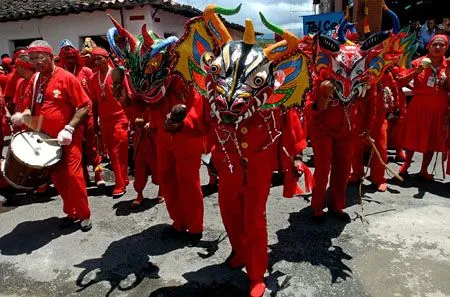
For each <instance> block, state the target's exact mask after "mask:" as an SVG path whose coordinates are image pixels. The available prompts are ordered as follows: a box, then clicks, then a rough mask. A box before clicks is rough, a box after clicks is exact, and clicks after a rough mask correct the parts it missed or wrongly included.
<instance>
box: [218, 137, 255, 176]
mask: <svg viewBox="0 0 450 297" xmlns="http://www.w3.org/2000/svg"><path fill="white" fill-rule="evenodd" d="M222 131H224V132H227V133H228V136H227V138H226V139H222V138H220V135H219V132H218V131H217V129H214V132H216V136H217V140H218V141H219V143H220V145H221V147H222V151H223V153H224V154H225V158H226V159H227V162H228V168H229V170H230V173H233V164H232V163H231V159H230V156H229V155H228V152H227V150H226V148H225V143H226V142H227V141H228V140H230V138H231V137H233V139H232V140H233V144H234V146H235V147H236V150H237V152H238V155H239V157H240V159H241V165H242V168H243V169H244V179H243V183H244V184H246V183H247V162H248V160H247V158H244V156H243V155H242V151H241V149H240V147H239V143H238V140H237V137H236V133H235V132H232V131H228V130H223V129H222Z"/></svg>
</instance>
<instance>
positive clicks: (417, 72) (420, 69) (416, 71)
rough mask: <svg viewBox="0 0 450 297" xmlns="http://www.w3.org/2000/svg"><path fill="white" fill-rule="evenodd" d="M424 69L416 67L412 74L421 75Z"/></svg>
mask: <svg viewBox="0 0 450 297" xmlns="http://www.w3.org/2000/svg"><path fill="white" fill-rule="evenodd" d="M424 69H425V68H423V66H422V65H419V67H417V68H416V69H415V70H414V74H421V73H422V71H423V70H424Z"/></svg>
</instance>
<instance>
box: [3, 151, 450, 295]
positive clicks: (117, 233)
mask: <svg viewBox="0 0 450 297" xmlns="http://www.w3.org/2000/svg"><path fill="white" fill-rule="evenodd" d="M420 158H421V157H419V156H416V159H415V160H416V162H415V164H414V166H413V168H412V170H411V171H412V172H417V171H418V164H417V163H418V160H420ZM391 166H392V168H394V169H398V165H397V164H392V163H391ZM437 167H438V168H437V169H436V171H437V172H436V176H437V177H442V173H441V169H440V166H437ZM201 176H202V183H203V184H205V183H206V182H207V177H206V174H205V169H204V168H203V167H202V169H201ZM107 179H109V180H111V174H110V173H107ZM363 190H364V192H365V197H364V199H363V206H364V211H362V208H361V206H360V205H359V203H358V200H359V199H358V195H357V193H358V188H357V187H355V186H353V187H350V188H349V193H348V196H349V198H348V201H347V209H346V210H347V211H348V212H349V214H351V216H352V218H353V221H352V222H351V223H349V224H347V225H344V224H342V223H339V222H338V221H335V220H332V219H328V220H327V222H326V223H325V225H323V226H316V225H314V224H312V223H311V222H310V202H309V199H310V198H309V197H308V196H306V197H298V198H293V199H284V198H282V196H281V193H282V187H281V186H276V185H275V186H274V187H273V188H272V190H271V193H270V199H269V202H268V205H267V220H268V232H269V258H270V265H269V271H268V273H267V278H266V282H267V284H268V290H267V293H266V296H271V297H273V296H277V297H294V296H295V297H297V296H383V297H388V296H396V297H397V296H412V297H418V296H424V297H443V296H450V215H449V213H450V212H449V211H450V199H449V198H450V184H449V179H448V178H447V179H445V180H442V179H440V180H439V179H438V180H437V181H435V182H423V181H420V180H419V179H418V178H417V177H415V176H414V175H412V176H410V177H409V178H408V179H407V180H406V181H405V182H403V183H402V185H399V183H398V182H396V181H394V180H390V181H389V190H388V191H387V192H386V193H376V192H374V189H373V188H372V187H370V186H369V183H368V182H365V186H364V187H363ZM111 191H112V187H111V184H110V183H109V186H108V187H107V193H106V195H105V194H104V193H101V192H99V191H97V189H95V188H90V189H89V193H90V198H89V202H90V205H91V209H92V213H93V216H92V220H93V229H92V230H91V231H90V232H88V233H83V232H81V231H79V230H78V229H77V228H72V229H68V230H65V231H61V230H59V228H58V218H59V217H62V216H63V213H62V205H61V200H60V198H59V197H58V196H56V193H53V195H52V197H47V198H46V197H32V196H27V195H16V196H15V197H12V198H9V199H8V200H4V201H3V206H1V207H0V296H11V297H12V296H45V297H48V296H130V297H131V296H136V297H137V296H139V297H142V296H144V297H174V296H180V297H194V296H195V297H218V296H220V297H227V296H231V297H240V296H247V294H248V292H247V281H246V275H245V273H244V271H230V270H228V269H227V268H226V267H225V265H223V262H224V260H225V259H226V257H227V256H228V254H229V253H230V247H229V242H228V239H227V238H226V234H225V232H224V228H223V225H222V222H221V219H220V215H219V209H218V202H217V193H212V194H210V195H208V196H206V197H205V199H204V202H205V232H204V238H203V240H202V242H201V243H200V245H199V246H197V247H194V248H189V247H186V246H185V242H184V241H183V240H179V239H173V238H170V237H167V236H165V235H164V230H165V229H166V228H167V226H168V224H170V219H169V218H168V214H167V211H166V208H165V205H164V204H162V205H155V204H154V203H153V202H152V200H151V199H150V198H154V197H155V196H156V188H155V187H154V186H152V185H150V184H149V185H148V186H147V188H146V190H145V196H146V197H147V198H148V199H146V200H145V203H144V205H143V207H142V209H140V210H130V208H129V205H130V202H131V200H132V199H133V198H134V192H133V188H132V186H131V185H130V186H129V187H128V192H127V194H126V195H125V196H124V197H122V198H120V199H112V197H111ZM362 213H364V214H365V218H366V219H367V221H368V222H363V221H362V220H361V214H362ZM224 238H225V239H224Z"/></svg>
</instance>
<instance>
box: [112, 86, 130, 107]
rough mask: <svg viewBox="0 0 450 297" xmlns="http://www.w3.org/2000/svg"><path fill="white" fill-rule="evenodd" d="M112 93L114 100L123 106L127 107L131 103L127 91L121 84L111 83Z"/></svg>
mask: <svg viewBox="0 0 450 297" xmlns="http://www.w3.org/2000/svg"><path fill="white" fill-rule="evenodd" d="M112 93H113V96H114V98H116V100H117V101H119V102H120V103H121V104H122V105H124V106H129V105H130V103H131V100H130V98H129V97H128V93H127V90H126V89H125V87H124V86H123V85H122V84H119V83H113V87H112Z"/></svg>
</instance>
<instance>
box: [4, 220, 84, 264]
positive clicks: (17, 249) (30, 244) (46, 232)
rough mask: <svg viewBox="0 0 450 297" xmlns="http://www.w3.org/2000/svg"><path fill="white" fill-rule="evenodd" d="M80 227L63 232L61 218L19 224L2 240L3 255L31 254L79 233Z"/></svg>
mask: <svg viewBox="0 0 450 297" xmlns="http://www.w3.org/2000/svg"><path fill="white" fill-rule="evenodd" d="M78 229H79V228H78V225H77V224H74V225H73V226H72V227H70V228H67V229H64V230H61V229H59V218H57V217H51V218H48V219H45V220H39V221H27V222H22V223H20V224H18V225H17V226H16V227H15V228H14V229H13V230H12V231H11V232H10V233H8V234H6V235H5V236H3V237H1V238H0V253H1V255H4V256H5V255H8V256H12V255H21V254H31V252H33V251H35V250H37V249H40V248H41V247H43V246H45V245H47V244H48V243H50V242H51V241H52V240H54V239H56V238H58V237H60V236H62V235H67V234H70V233H73V232H75V231H78Z"/></svg>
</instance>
